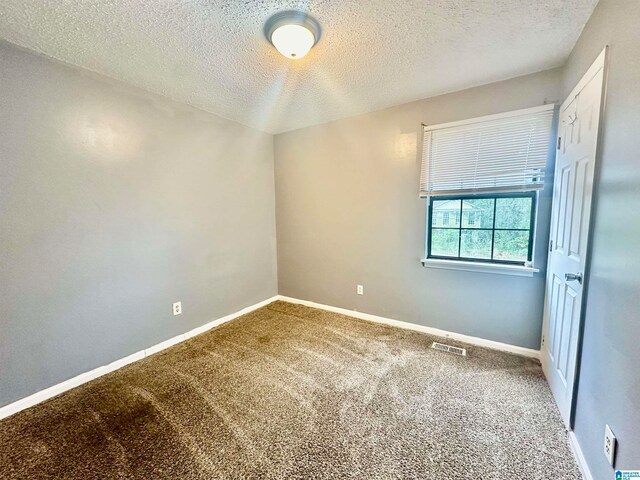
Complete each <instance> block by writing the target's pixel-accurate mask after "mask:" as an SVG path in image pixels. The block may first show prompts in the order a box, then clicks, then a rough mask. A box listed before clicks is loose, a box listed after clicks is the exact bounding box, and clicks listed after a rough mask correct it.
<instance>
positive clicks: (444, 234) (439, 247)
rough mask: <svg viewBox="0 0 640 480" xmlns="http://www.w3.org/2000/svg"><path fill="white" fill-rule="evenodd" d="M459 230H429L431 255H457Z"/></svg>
mask: <svg viewBox="0 0 640 480" xmlns="http://www.w3.org/2000/svg"><path fill="white" fill-rule="evenodd" d="M458 236H459V230H441V229H438V228H434V229H433V230H431V255H435V256H437V257H457V256H458Z"/></svg>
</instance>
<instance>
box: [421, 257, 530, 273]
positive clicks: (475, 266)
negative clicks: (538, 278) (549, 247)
mask: <svg viewBox="0 0 640 480" xmlns="http://www.w3.org/2000/svg"><path fill="white" fill-rule="evenodd" d="M421 262H422V265H423V266H424V267H427V268H441V269H445V270H464V271H467V272H480V273H497V274H500V275H515V276H518V277H533V274H534V273H537V272H539V271H540V269H538V268H533V267H524V266H521V265H501V264H497V263H482V262H462V261H459V260H440V259H435V258H429V259H423V260H421Z"/></svg>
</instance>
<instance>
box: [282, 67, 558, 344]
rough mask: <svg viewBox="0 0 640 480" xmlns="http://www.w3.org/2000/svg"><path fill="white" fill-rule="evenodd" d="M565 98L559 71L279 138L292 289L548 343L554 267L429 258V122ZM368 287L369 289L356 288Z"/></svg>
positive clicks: (544, 231) (376, 310) (544, 205)
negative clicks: (547, 298) (443, 263)
mask: <svg viewBox="0 0 640 480" xmlns="http://www.w3.org/2000/svg"><path fill="white" fill-rule="evenodd" d="M560 95H561V72H560V71H559V70H552V71H547V72H542V73H538V74H534V75H528V76H525V77H520V78H516V79H512V80H508V81H505V82H500V83H495V84H491V85H487V86H483V87H478V88H473V89H469V90H465V91H461V92H456V93H452V94H448V95H443V96H439V97H435V98H430V99H426V100H421V101H417V102H413V103H409V104H406V105H401V106H398V107H393V108H390V109H387V110H382V111H378V112H373V113H369V114H365V115H360V116H356V117H351V118H347V119H344V120H339V121H335V122H331V123H327V124H324V125H319V126H314V127H309V128H305V129H301V130H297V131H293V132H289V133H284V134H280V135H277V136H276V138H275V158H276V219H277V223H278V231H277V237H278V282H279V292H280V294H282V295H287V296H291V297H296V298H299V299H304V300H311V301H315V302H319V303H324V304H329V305H333V306H338V307H343V308H348V309H354V310H358V311H364V312H367V313H372V314H376V315H381V316H384V317H390V318H395V319H399V320H404V321H407V322H413V323H417V324H420V325H427V326H431V327H437V328H441V329H445V330H450V331H454V332H459V333H463V334H468V335H473V336H477V337H481V338H486V339H491V340H497V341H500V342H505V343H509V344H514V345H520V346H523V347H529V348H534V349H538V348H539V346H540V331H541V324H542V305H543V298H544V275H543V274H539V275H537V276H536V277H533V278H522V277H513V276H505V275H496V274H486V273H475V272H461V271H446V270H436V269H429V268H424V267H422V266H421V264H420V262H419V260H420V258H422V257H423V256H424V243H425V217H426V206H425V201H424V200H421V199H420V198H418V177H419V171H420V155H419V152H421V145H420V141H421V127H420V124H421V122H424V123H427V124H437V123H443V122H449V121H454V120H460V119H465V118H470V117H476V116H480V115H487V114H493V113H498V112H504V111H509V110H514V109H519V108H526V107H532V106H537V105H541V104H542V103H543V102H544V101H545V100H546V101H556V100H559V99H560ZM551 151H553V148H552V149H551ZM551 158H553V157H551ZM550 195H551V188H549V187H547V188H546V189H545V191H544V192H542V194H541V202H540V210H541V216H540V219H539V220H540V221H539V232H540V235H539V238H538V240H539V241H538V248H537V255H536V266H538V267H541V268H544V266H545V265H546V250H547V249H546V245H547V238H548V224H549V208H550ZM356 284H362V285H364V293H365V294H364V296H359V295H356Z"/></svg>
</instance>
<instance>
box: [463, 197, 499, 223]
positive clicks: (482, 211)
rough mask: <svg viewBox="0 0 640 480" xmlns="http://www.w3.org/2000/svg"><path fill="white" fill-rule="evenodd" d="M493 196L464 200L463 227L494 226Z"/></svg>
mask: <svg viewBox="0 0 640 480" xmlns="http://www.w3.org/2000/svg"><path fill="white" fill-rule="evenodd" d="M493 202H494V200H493V198H482V199H477V198H467V199H465V200H463V201H462V228H493Z"/></svg>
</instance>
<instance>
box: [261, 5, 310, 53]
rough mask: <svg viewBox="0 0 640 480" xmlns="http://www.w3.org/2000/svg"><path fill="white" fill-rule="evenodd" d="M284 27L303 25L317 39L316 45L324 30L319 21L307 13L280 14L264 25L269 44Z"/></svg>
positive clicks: (290, 11) (290, 12)
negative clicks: (272, 37) (276, 32)
mask: <svg viewBox="0 0 640 480" xmlns="http://www.w3.org/2000/svg"><path fill="white" fill-rule="evenodd" d="M283 25H302V26H303V27H305V28H307V29H308V30H309V31H310V32H311V33H313V36H314V38H315V42H314V45H316V44H317V43H318V40H320V36H321V35H322V29H321V28H320V24H319V23H318V21H317V20H316V19H315V18H313V17H312V16H310V15H308V14H307V13H305V12H300V11H298V10H286V11H284V12H278V13H276V14H274V15H272V16H271V17H269V19H268V20H267V22H266V23H265V24H264V36H265V37H267V40H268V41H269V43H272V42H271V36H272V35H273V32H275V31H276V30H277V29H278V28H279V27H282V26H283Z"/></svg>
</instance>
